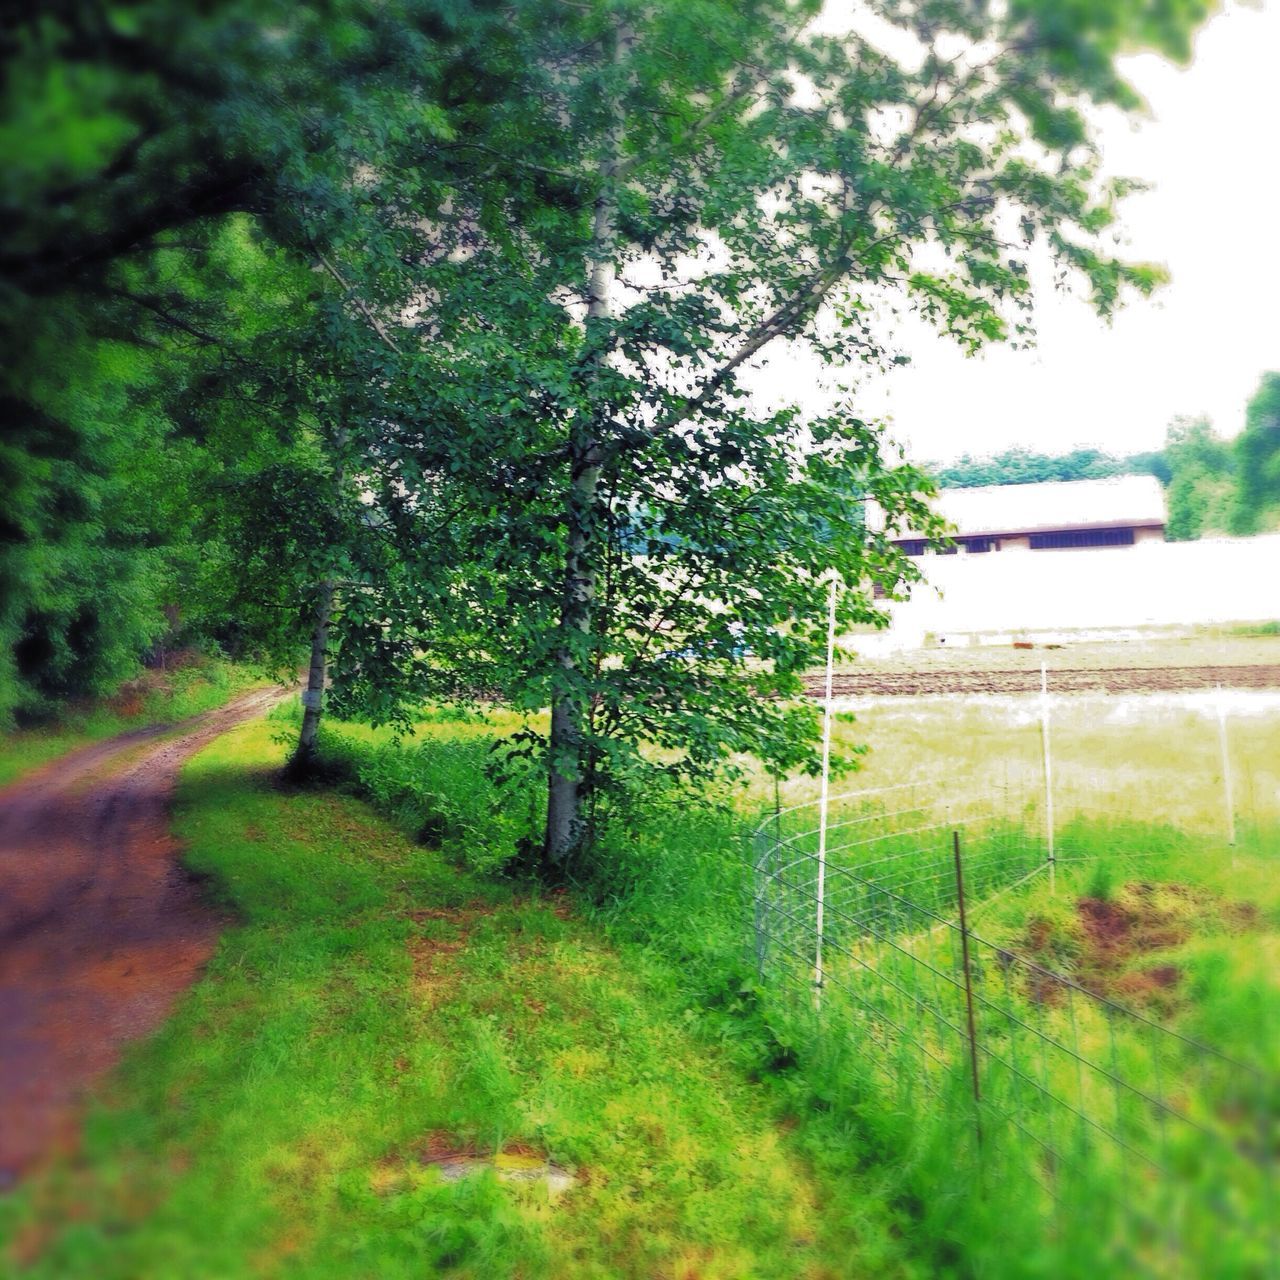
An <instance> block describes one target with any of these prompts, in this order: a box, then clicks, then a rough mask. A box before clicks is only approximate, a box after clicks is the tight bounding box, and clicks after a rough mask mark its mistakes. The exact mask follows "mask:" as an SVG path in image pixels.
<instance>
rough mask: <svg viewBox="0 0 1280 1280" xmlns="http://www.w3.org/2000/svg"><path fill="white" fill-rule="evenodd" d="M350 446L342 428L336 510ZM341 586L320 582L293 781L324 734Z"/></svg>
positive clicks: (310, 763) (337, 442) (309, 764)
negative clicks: (326, 689)
mask: <svg viewBox="0 0 1280 1280" xmlns="http://www.w3.org/2000/svg"><path fill="white" fill-rule="evenodd" d="M346 445H347V429H346V428H345V427H341V428H339V430H338V432H337V434H336V436H335V437H334V446H335V449H336V451H337V454H338V465H337V467H336V468H335V470H334V475H333V496H334V506H335V508H336V507H337V506H338V505H339V504H340V502H341V500H342V486H343V484H344V482H345V480H346V469H345V463H344V457H343V455H344V453H345V450H346ZM337 591H338V588H337V584H336V582H335V581H334V580H333V579H332V578H326V579H325V580H324V581H323V582H321V583H320V597H319V599H318V600H317V601H316V611H315V614H314V621H313V623H312V627H311V662H310V664H309V665H308V667H307V687H306V688H305V689H304V690H303V691H302V728H301V729H300V730H299V732H298V745H297V746H296V747H295V748H294V751H293V755H292V756H290V757H289V763H288V765H287V766H286V767H285V772H286V774H288V776H289V777H291V778H297V779H302V778H306V777H307V776H308V775H309V774H310V773H311V770H312V769H313V767H314V766H315V758H316V740H317V739H318V737H319V735H320V718H321V716H323V714H324V686H325V680H326V679H327V677H328V668H329V624H330V622H332V620H333V607H334V601H335V599H336V597H337Z"/></svg>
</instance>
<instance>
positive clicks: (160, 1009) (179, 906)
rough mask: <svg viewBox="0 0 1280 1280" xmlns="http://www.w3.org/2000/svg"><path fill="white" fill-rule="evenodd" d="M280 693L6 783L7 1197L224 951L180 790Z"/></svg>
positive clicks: (0, 1054)
mask: <svg viewBox="0 0 1280 1280" xmlns="http://www.w3.org/2000/svg"><path fill="white" fill-rule="evenodd" d="M281 696H282V695H281V694H280V693H279V692H278V691H277V690H275V689H263V690H255V691H254V692H252V693H248V694H245V695H244V696H242V697H240V698H237V699H235V700H233V701H232V702H230V703H228V704H227V705H226V706H225V707H220V708H218V709H217V710H214V711H211V712H207V713H205V714H204V715H201V716H196V717H193V718H192V719H191V720H187V721H184V722H183V723H182V724H179V725H167V726H154V727H151V728H148V729H139V730H134V731H132V732H130V733H125V734H121V735H120V736H119V737H116V738H112V739H110V740H109V741H106V742H101V743H96V744H95V745H93V746H90V747H85V748H84V749H83V750H80V751H75V752H72V753H71V754H70V755H67V756H64V757H62V759H60V760H55V761H53V762H51V763H50V764H48V765H46V766H45V767H44V768H42V769H40V770H38V771H37V772H36V773H34V774H32V775H30V776H29V777H27V778H25V779H22V780H20V781H18V782H16V783H14V784H12V785H11V786H9V787H7V788H4V789H3V790H0V1188H2V1187H3V1186H5V1185H7V1184H8V1183H10V1182H12V1181H13V1179H15V1178H16V1177H17V1176H18V1175H19V1174H20V1173H21V1172H22V1171H23V1170H24V1169H26V1168H28V1167H29V1166H30V1165H31V1164H33V1163H34V1162H35V1161H36V1159H37V1158H38V1157H39V1156H40V1155H41V1154H43V1153H44V1152H46V1151H49V1150H51V1149H57V1148H59V1147H62V1146H64V1145H66V1144H68V1143H70V1142H71V1141H72V1140H73V1138H74V1134H75V1126H76V1110H77V1105H78V1103H79V1100H80V1098H81V1096H82V1094H83V1093H84V1090H85V1088H86V1087H87V1086H88V1085H89V1084H91V1083H92V1082H93V1081H94V1080H95V1079H96V1078H97V1077H98V1076H100V1075H101V1074H102V1073H103V1072H104V1071H106V1070H107V1069H108V1068H110V1067H111V1066H112V1065H113V1064H114V1063H115V1062H116V1061H117V1059H118V1058H119V1056H120V1052H121V1049H122V1048H123V1047H124V1045H125V1044H127V1043H128V1042H129V1041H130V1040H134V1039H136V1038H137V1037H138V1036H141V1035H144V1034H145V1033H146V1032H148V1031H150V1030H151V1029H152V1028H153V1027H155V1026H156V1025H157V1024H158V1023H160V1022H161V1021H162V1020H163V1018H164V1017H165V1015H166V1014H167V1013H168V1012H169V1010H170V1008H171V1007H172V1005H173V1002H174V1000H175V999H176V998H177V997H178V996H179V995H180V994H181V993H182V992H183V991H184V990H186V988H187V987H188V986H190V985H191V983H192V982H193V981H194V980H195V978H196V977H197V976H198V974H199V971H200V968H201V966H202V965H203V964H204V963H205V961H206V960H207V959H208V958H209V956H210V954H211V953H212V951H213V947H214V943H215V941H216V940H217V936H218V930H219V927H220V924H221V921H220V919H219V917H218V915H217V914H216V913H215V912H214V911H213V910H211V909H210V907H208V906H207V905H206V904H205V903H204V902H203V901H202V899H201V896H200V892H199V889H198V887H197V885H196V883H195V881H194V880H193V878H192V877H191V876H190V875H189V874H188V873H187V872H186V871H185V870H184V869H183V867H182V865H181V863H180V862H179V861H178V857H177V854H178V846H177V843H176V842H175V840H174V839H173V836H172V835H171V834H170V830H169V805H170V800H171V798H172V794H173V788H174V784H175V782H176V781H177V776H178V770H179V768H180V767H181V765H182V763H183V761H184V760H185V759H186V758H187V757H188V756H189V755H191V754H192V752H194V751H196V750H197V749H198V748H200V747H202V746H203V745H204V744H205V743H207V742H209V741H210V740H211V739H212V738H215V737H217V736H218V735H219V734H222V733H225V732H226V731H227V730H228V729H231V728H233V727H234V726H235V725H237V724H239V723H240V722H241V721H243V720H247V719H249V718H250V717H251V716H254V715H258V714H261V713H262V712H263V711H265V710H267V709H268V708H269V707H270V706H271V705H272V704H273V703H275V702H277V701H278V700H279V699H280V697H281ZM156 739H160V741H159V742H155V740H156ZM153 742H154V745H151V746H150V747H148V746H147V745H146V744H148V743H153Z"/></svg>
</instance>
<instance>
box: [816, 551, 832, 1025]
mask: <svg viewBox="0 0 1280 1280" xmlns="http://www.w3.org/2000/svg"><path fill="white" fill-rule="evenodd" d="M835 660H836V577H835V574H834V573H833V574H832V575H831V589H830V592H829V594H828V596H827V697H826V703H825V705H824V707H823V711H822V790H821V792H820V793H819V795H820V798H819V801H818V887H817V889H818V891H817V900H818V909H817V922H816V923H817V943H816V947H815V951H814V960H813V1007H814V1008H815V1009H816V1008H818V1007H819V1006H820V1005H821V1003H822V934H823V930H824V929H825V927H826V888H827V802H828V799H829V797H830V791H831V684H832V676H833V673H834V669H835Z"/></svg>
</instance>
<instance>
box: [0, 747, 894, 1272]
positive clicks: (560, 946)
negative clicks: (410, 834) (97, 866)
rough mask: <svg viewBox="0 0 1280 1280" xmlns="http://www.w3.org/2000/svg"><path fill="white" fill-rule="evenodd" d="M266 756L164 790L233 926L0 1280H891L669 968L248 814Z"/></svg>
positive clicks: (858, 1217) (10, 1215)
mask: <svg viewBox="0 0 1280 1280" xmlns="http://www.w3.org/2000/svg"><path fill="white" fill-rule="evenodd" d="M271 734H272V729H271V726H270V725H268V724H266V723H263V722H259V723H256V724H253V725H250V726H247V727H244V728H242V729H240V730H237V731H236V732H234V733H233V734H231V735H228V736H227V737H225V738H223V739H220V740H219V741H218V742H217V743H216V744H215V745H214V746H212V747H210V748H209V749H207V750H205V751H204V752H202V753H201V754H200V755H199V756H198V757H196V758H195V759H194V761H193V762H192V763H191V764H190V765H189V766H188V768H187V770H186V773H185V775H184V779H183V784H182V789H181V797H180V807H179V817H178V827H179V831H180V833H181V835H182V837H183V839H184V840H185V841H186V842H187V845H188V849H189V853H188V861H189V863H190V865H191V866H192V867H194V868H195V869H196V870H197V871H199V872H200V873H202V874H203V875H206V876H208V877H210V883H211V885H212V886H213V888H214V889H215V891H216V894H217V896H218V897H219V899H220V900H221V901H222V903H223V904H224V905H225V906H226V907H227V908H228V909H230V910H232V911H234V912H235V913H236V915H237V917H238V918H239V921H240V923H239V924H238V925H236V926H235V927H233V928H231V929H229V930H228V932H227V933H226V934H225V936H224V938H223V940H222V943H221V945H220V947H219V950H218V952H217V954H216V956H215V958H214V960H213V961H212V963H211V965H210V967H209V970H208V972H207V974H206V976H205V977H204V979H203V980H202V981H201V982H200V983H199V984H198V986H197V987H196V988H195V989H194V990H193V991H192V993H191V994H190V996H189V997H188V998H187V999H186V1000H185V1001H184V1002H183V1003H182V1005H181V1007H180V1009H179V1011H178V1012H177V1014H176V1015H175V1016H174V1017H173V1018H172V1019H171V1020H170V1021H169V1022H168V1023H166V1025H165V1026H164V1028H163V1029H162V1030H161V1031H160V1032H159V1033H158V1034H157V1035H156V1036H154V1037H152V1038H151V1039H149V1040H147V1041H145V1042H143V1043H141V1044H139V1045H138V1046H136V1047H135V1048H134V1049H133V1050H132V1051H131V1052H130V1053H129V1055H128V1057H127V1060H126V1062H125V1063H124V1065H123V1067H122V1068H121V1069H120V1070H119V1071H118V1072H117V1073H116V1074H115V1075H114V1076H113V1078H112V1080H111V1082H110V1084H109V1086H108V1087H107V1089H106V1090H105V1091H104V1092H103V1093H102V1094H101V1095H100V1097H99V1098H98V1100H97V1102H96V1104H95V1105H94V1108H93V1110H92V1112H91V1114H90V1116H89V1120H88V1123H87V1126H86V1133H85V1141H84V1149H83V1152H82V1153H81V1154H80V1155H79V1156H78V1157H76V1158H75V1159H71V1160H66V1161H63V1162H60V1163H59V1164H57V1165H56V1166H54V1167H53V1168H52V1169H50V1170H49V1171H47V1172H46V1173H44V1174H42V1175H40V1176H38V1177H36V1178H33V1179H32V1180H31V1181H29V1182H28V1183H27V1184H25V1185H24V1186H23V1187H22V1188H21V1189H20V1190H19V1192H18V1193H17V1194H16V1195H15V1196H13V1197H11V1198H9V1199H8V1200H7V1201H5V1202H4V1204H3V1209H2V1211H0V1212H2V1214H3V1218H2V1219H0V1221H2V1223H3V1232H4V1235H5V1237H6V1238H7V1239H8V1241H9V1248H8V1257H9V1259H10V1262H11V1263H14V1262H15V1261H16V1260H19V1259H20V1260H22V1265H21V1266H20V1267H18V1266H15V1270H16V1271H17V1272H18V1273H20V1274H23V1275H31V1276H48V1277H54V1276H57V1277H66V1276H73V1275H74V1276H78V1277H93V1278H95V1280H98V1278H101V1280H110V1278H114V1277H120V1278H121V1280H124V1278H125V1277H130V1278H132V1277H144V1276H145V1277H184V1278H186V1277H199V1276H210V1277H235V1276H242V1275H255V1276H258V1275H261V1276H271V1275H283V1274H288V1275H291V1276H315V1277H327V1276H334V1277H343V1278H344V1280H345V1278H347V1277H355V1276H368V1277H378V1278H379V1280H381V1278H382V1277H394V1276H410V1275H413V1276H421V1275H424V1274H429V1275H434V1274H440V1275H446V1274H447V1275H456V1276H474V1277H485V1278H486V1280H487V1278H489V1277H499V1276H521V1277H537V1276H555V1277H559V1276H581V1277H601V1278H604V1277H636V1278H637V1280H639V1278H640V1277H645V1278H648V1277H654V1276H670V1277H689V1278H690V1280H692V1277H695V1276H696V1277H701V1278H704V1280H707V1278H711V1277H723V1278H725V1280H728V1278H729V1277H734V1278H739V1277H743V1278H745V1277H753V1276H755V1277H761V1278H762V1280H763V1278H766V1277H767V1278H769V1280H772V1278H773V1277H788V1276H796V1277H802V1276H803V1277H814V1278H816V1277H823V1276H844V1275H855V1274H859V1273H861V1272H862V1271H863V1270H864V1262H863V1261H859V1259H860V1258H861V1259H865V1260H867V1261H866V1264H865V1269H866V1270H867V1271H868V1272H874V1273H875V1274H894V1273H895V1270H897V1267H896V1265H894V1266H889V1267H885V1266H883V1265H881V1263H882V1262H883V1258H877V1256H876V1251H877V1249H880V1250H886V1249H890V1243H889V1240H888V1237H887V1236H886V1235H885V1234H883V1233H881V1234H880V1235H879V1236H878V1237H877V1236H875V1234H874V1232H873V1231H872V1230H871V1229H869V1228H867V1227H866V1223H867V1222H868V1219H869V1218H871V1217H874V1214H870V1213H868V1211H866V1210H864V1209H861V1208H858V1209H856V1210H855V1209H854V1208H853V1207H851V1206H850V1205H848V1204H844V1205H843V1207H842V1208H841V1209H840V1211H839V1212H834V1213H833V1212H831V1211H830V1209H829V1206H830V1205H831V1204H832V1202H833V1201H836V1202H839V1201H842V1199H843V1197H844V1196H845V1195H846V1193H845V1192H844V1191H843V1190H842V1189H841V1188H840V1187H839V1185H838V1184H836V1183H833V1182H828V1181H824V1180H823V1178H822V1177H821V1175H820V1174H819V1173H817V1172H815V1170H814V1169H813V1168H811V1167H810V1166H809V1165H808V1164H807V1162H806V1161H805V1160H804V1159H803V1158H802V1157H801V1156H800V1155H799V1154H798V1150H797V1147H796V1146H795V1145H794V1144H793V1143H792V1142H791V1141H790V1139H789V1138H788V1136H787V1134H786V1133H785V1132H784V1131H783V1129H782V1128H780V1127H779V1125H778V1124H777V1123H776V1122H775V1114H774V1111H773V1104H774V1102H775V1099H774V1098H773V1097H772V1096H771V1095H770V1094H768V1093H767V1092H766V1091H764V1090H762V1089H760V1088H759V1087H757V1086H753V1085H752V1084H751V1083H750V1082H749V1081H748V1079H747V1078H746V1076H745V1075H744V1074H743V1073H742V1072H741V1071H740V1070H739V1069H737V1067H735V1065H734V1062H733V1060H732V1055H731V1054H730V1053H728V1052H727V1051H725V1050H724V1049H722V1048H717V1047H716V1046H714V1045H712V1044H709V1043H708V1042H707V1040H706V1039H705V1038H703V1037H700V1036H699V1035H698V1034H696V1032H695V1030H694V1027H695V1025H696V1023H697V1021H698V1018H697V1015H696V1013H695V1011H694V1009H693V1008H692V1007H690V1005H689V1004H688V1002H687V997H686V994H685V992H684V991H683V990H682V989H681V986H680V984H679V983H678V981H677V980H676V976H675V973H674V971H673V969H672V968H671V967H670V965H669V964H667V963H664V962H662V961H660V960H659V959H658V958H657V957H656V956H654V955H652V954H650V953H648V952H646V951H645V950H644V949H643V948H641V947H639V946H637V945H635V944H633V943H627V942H626V941H625V940H622V939H616V940H615V941H614V942H609V941H608V940H606V939H605V938H604V937H603V936H602V934H601V932H600V930H599V928H598V927H595V926H594V925H593V924H592V923H591V922H590V921H589V920H586V919H583V918H581V917H580V916H579V915H577V914H576V913H575V912H574V911H573V910H571V909H569V908H568V907H567V905H566V900H565V899H564V898H562V897H546V896H542V895H540V894H539V893H537V892H535V891H533V890H532V889H530V888H528V887H522V886H519V885H516V884H512V883H506V884H502V883H496V882H494V881H486V880H482V879H480V878H478V877H476V876H475V875H473V874H471V873H467V872H464V871H460V870H458V869H457V868H456V867H455V866H452V865H450V864H449V863H448V862H447V861H445V860H444V859H443V858H442V857H441V855H440V854H439V853H438V852H436V851H432V850H429V849H426V848H423V847H422V846H420V845H417V844H414V843H412V842H410V841H409V840H407V839H405V838H404V837H403V836H402V835H401V834H400V833H399V832H398V831H397V830H396V829H395V828H394V827H393V826H392V825H391V824H390V823H388V822H387V821H386V820H384V819H381V818H378V817H377V816H375V815H374V814H373V813H371V811H370V810H369V809H368V808H367V806H366V805H364V804H363V803H361V802H359V801H358V800H355V799H353V798H350V797H347V796H342V795H336V794H332V793H319V792H309V793H301V794H292V795H286V794H282V793H281V792H279V791H277V790H274V789H273V788H272V786H271V785H270V784H269V782H268V781H267V780H266V777H265V775H264V770H266V769H268V768H270V767H274V766H276V765H278V764H279V763H280V761H281V760H282V758H283V757H282V748H281V746H280V745H279V744H273V743H272V741H271ZM441 1144H444V1145H450V1144H453V1145H456V1146H458V1147H460V1148H472V1149H475V1150H478V1151H480V1152H497V1151H500V1150H503V1149H507V1150H510V1149H512V1148H513V1147H514V1148H515V1149H516V1150H526V1149H531V1150H534V1151H537V1152H539V1153H545V1155H546V1156H548V1157H549V1158H551V1159H553V1160H554V1161H556V1162H558V1163H560V1164H562V1165H563V1166H564V1167H566V1168H568V1169H570V1170H571V1171H572V1172H574V1174H575V1175H576V1176H577V1178H578V1185H577V1186H575V1187H574V1188H573V1189H572V1190H570V1191H569V1192H568V1193H567V1194H566V1195H565V1196H564V1197H563V1198H562V1199H561V1200H560V1201H558V1202H557V1203H556V1204H555V1205H551V1204H549V1203H548V1202H547V1199H546V1196H545V1193H540V1192H539V1191H538V1190H537V1189H536V1188H533V1189H529V1190H519V1189H517V1188H515V1187H513V1186H511V1185H500V1184H499V1183H498V1182H497V1181H496V1180H495V1179H494V1178H493V1177H492V1176H490V1175H484V1176H481V1177H479V1178H477V1179H475V1180H468V1181H464V1182H461V1183H457V1184H448V1183H445V1182H442V1181H441V1180H440V1178H439V1176H438V1174H437V1172H436V1171H435V1170H434V1169H432V1168H430V1167H428V1166H427V1165H425V1164H424V1163H423V1162H422V1160H421V1159H420V1153H421V1152H422V1151H423V1150H424V1149H425V1148H427V1147H429V1146H433V1145H434V1146H437V1147H438V1146H439V1145H441ZM820 1206H828V1208H826V1209H823V1210H822V1211H821V1212H820ZM873 1237H874V1238H873ZM876 1240H878V1242H879V1243H878V1244H877V1243H876ZM890 1252H892V1250H891V1249H890Z"/></svg>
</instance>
